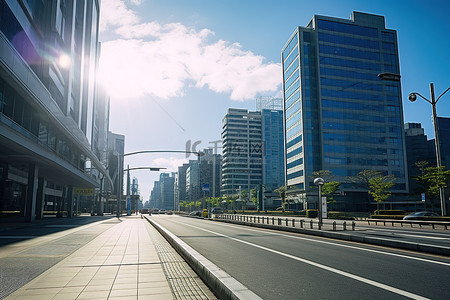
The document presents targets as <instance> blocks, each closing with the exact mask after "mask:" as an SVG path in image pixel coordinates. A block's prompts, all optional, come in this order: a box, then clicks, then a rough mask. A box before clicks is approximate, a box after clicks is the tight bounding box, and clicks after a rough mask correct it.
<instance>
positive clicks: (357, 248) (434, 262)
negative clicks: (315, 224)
mask: <svg viewBox="0 0 450 300" xmlns="http://www.w3.org/2000/svg"><path fill="white" fill-rule="evenodd" d="M245 230H249V231H256V232H260V231H259V230H257V229H251V228H245ZM265 232H267V233H269V234H272V235H279V236H284V237H289V238H293V239H298V240H304V241H310V242H315V243H322V244H327V245H333V246H339V247H345V248H351V249H356V250H361V251H367V252H372V253H378V254H384V255H390V256H396V257H401V258H407V259H412V260H417V261H423V262H427V263H432V264H437V265H443V266H447V267H450V263H445V262H441V261H435V260H430V259H426V258H420V257H414V256H406V255H402V254H397V253H390V252H385V251H380V250H373V249H367V248H361V247H356V246H350V245H345V244H339V243H333V242H327V241H322V240H315V239H310V238H305V237H300V236H294V235H288V234H282V233H276V232H269V231H265ZM344 242H345V241H344Z"/></svg>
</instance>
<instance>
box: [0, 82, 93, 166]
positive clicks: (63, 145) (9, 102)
mask: <svg viewBox="0 0 450 300" xmlns="http://www.w3.org/2000/svg"><path fill="white" fill-rule="evenodd" d="M0 113H1V114H3V115H4V116H6V117H7V118H8V119H10V120H12V121H13V122H14V123H15V124H17V125H19V126H20V127H21V128H22V129H23V133H25V134H26V135H27V136H29V137H34V138H35V139H36V140H37V141H39V143H40V144H41V145H44V146H47V147H48V148H50V149H51V150H53V151H54V152H55V153H56V154H58V155H59V156H60V157H61V158H63V159H64V160H66V161H68V162H69V163H71V164H72V165H73V166H74V167H76V168H80V169H84V160H83V159H81V155H80V154H79V153H78V152H77V150H76V147H75V146H74V145H73V144H71V143H70V142H68V141H67V140H66V139H65V138H64V136H63V135H62V134H59V133H58V132H57V131H55V130H54V129H52V126H50V125H49V122H48V120H46V118H45V117H44V116H42V115H41V114H39V113H38V111H36V110H35V109H34V108H32V107H31V106H30V105H29V104H28V103H27V102H26V101H25V99H24V98H23V97H22V96H21V95H20V94H18V93H17V92H16V91H15V90H14V89H13V88H12V87H11V86H10V85H9V84H7V83H6V82H5V81H4V80H2V79H0Z"/></svg>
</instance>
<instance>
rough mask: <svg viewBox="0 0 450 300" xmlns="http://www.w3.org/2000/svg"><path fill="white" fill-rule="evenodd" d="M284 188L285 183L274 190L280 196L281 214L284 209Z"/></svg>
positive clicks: (285, 188)
mask: <svg viewBox="0 0 450 300" xmlns="http://www.w3.org/2000/svg"><path fill="white" fill-rule="evenodd" d="M286 190H287V187H286V186H285V185H283V186H280V187H279V188H277V189H276V190H275V192H277V193H278V194H279V195H280V198H281V209H282V211H283V214H284V212H285V210H286Z"/></svg>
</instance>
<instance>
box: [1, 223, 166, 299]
mask: <svg viewBox="0 0 450 300" xmlns="http://www.w3.org/2000/svg"><path fill="white" fill-rule="evenodd" d="M144 222H145V220H142V219H140V218H136V217H134V218H133V217H128V218H122V222H120V223H119V224H117V225H115V226H113V227H111V228H110V229H108V230H107V231H105V232H104V233H102V234H101V235H100V236H98V237H97V238H95V239H94V240H92V241H91V242H90V243H88V244H87V245H85V246H84V247H82V248H80V249H78V250H77V251H76V252H74V253H73V254H71V255H70V256H68V257H67V258H66V259H64V260H62V261H61V262H59V263H58V264H56V265H55V266H53V267H52V268H50V269H49V270H47V271H46V272H44V273H43V274H41V275H40V276H38V277H37V278H35V279H34V280H32V281H31V282H29V283H28V284H26V285H25V286H23V287H22V288H20V289H19V290H17V291H16V292H14V293H12V294H11V295H9V296H8V297H7V298H6V299H9V300H14V299H17V300H22V299H33V300H38V299H138V298H142V299H149V298H151V299H174V296H173V293H172V290H171V288H170V285H169V283H168V281H167V279H166V276H165V273H164V270H163V267H162V265H161V261H160V259H159V256H158V253H157V251H156V249H155V245H154V243H153V241H152V240H151V238H150V236H149V234H148V232H147V229H146V228H145V223H144Z"/></svg>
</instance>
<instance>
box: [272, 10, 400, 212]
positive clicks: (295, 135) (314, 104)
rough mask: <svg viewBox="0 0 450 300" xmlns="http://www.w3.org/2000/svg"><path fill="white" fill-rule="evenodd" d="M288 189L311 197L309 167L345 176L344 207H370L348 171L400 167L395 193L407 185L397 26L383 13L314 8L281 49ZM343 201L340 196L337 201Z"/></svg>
mask: <svg viewBox="0 0 450 300" xmlns="http://www.w3.org/2000/svg"><path fill="white" fill-rule="evenodd" d="M281 55H282V66H283V90H284V111H285V128H286V135H285V140H286V181H287V186H288V189H289V191H288V193H293V194H295V195H298V197H300V198H301V199H302V201H306V202H308V203H314V202H316V200H315V199H314V197H315V198H317V196H316V195H315V196H314V194H316V193H313V191H312V189H311V188H310V187H312V186H314V184H313V178H312V173H313V172H314V171H320V170H329V171H331V172H332V173H333V175H334V176H335V180H336V181H339V182H341V183H342V184H341V194H342V195H343V197H340V201H341V204H342V205H341V206H340V207H339V208H340V209H346V210H357V211H367V210H369V209H370V203H369V202H368V200H363V199H367V198H365V197H361V194H360V193H366V192H367V190H364V189H362V188H361V187H358V186H356V185H354V184H352V183H351V181H350V180H349V179H348V178H349V176H356V175H357V174H358V173H359V172H360V171H362V170H366V169H367V170H375V171H380V172H382V173H383V174H392V175H395V177H396V181H395V183H396V184H395V187H394V188H393V190H392V191H393V193H406V192H407V191H408V181H407V170H406V153H405V138H404V131H403V109H402V101H401V87H400V82H399V81H382V80H381V79H380V78H379V77H378V76H377V75H378V74H380V73H383V72H387V73H394V74H399V73H400V69H399V60H398V46H397V33H396V31H395V30H391V29H387V28H386V27H385V22H384V17H383V16H378V15H371V14H366V13H359V12H353V13H352V15H351V19H350V20H347V19H340V18H333V17H326V16H318V15H316V16H314V17H313V19H312V20H311V21H310V22H309V24H308V25H307V26H306V27H298V28H296V29H295V31H294V33H293V34H292V36H291V37H290V38H289V39H288V41H287V43H286V45H285V46H284V47H283V49H282V54H281ZM338 202H339V201H338Z"/></svg>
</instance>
